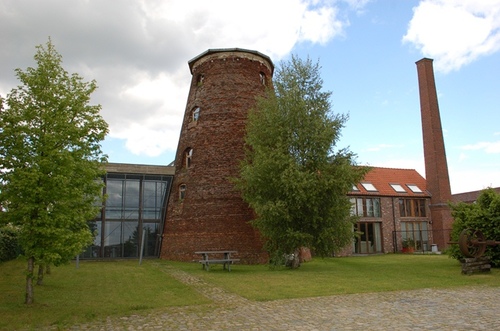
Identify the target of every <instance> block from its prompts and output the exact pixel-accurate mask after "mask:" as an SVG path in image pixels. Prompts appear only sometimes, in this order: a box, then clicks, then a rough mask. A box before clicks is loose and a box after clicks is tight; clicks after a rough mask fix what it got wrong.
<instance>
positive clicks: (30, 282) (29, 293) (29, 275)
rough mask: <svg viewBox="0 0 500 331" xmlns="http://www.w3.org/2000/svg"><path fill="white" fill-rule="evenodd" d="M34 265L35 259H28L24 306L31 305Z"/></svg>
mask: <svg viewBox="0 0 500 331" xmlns="http://www.w3.org/2000/svg"><path fill="white" fill-rule="evenodd" d="M34 264H35V258H34V257H33V256H32V257H30V258H29V259H28V272H27V274H26V299H25V301H24V303H25V304H27V305H31V304H32V303H33V302H34V300H33V269H34Z"/></svg>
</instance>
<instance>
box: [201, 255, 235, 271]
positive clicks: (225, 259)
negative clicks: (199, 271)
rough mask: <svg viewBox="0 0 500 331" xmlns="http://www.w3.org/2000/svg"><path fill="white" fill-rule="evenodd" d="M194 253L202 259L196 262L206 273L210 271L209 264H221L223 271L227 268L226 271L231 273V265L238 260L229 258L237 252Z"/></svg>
mask: <svg viewBox="0 0 500 331" xmlns="http://www.w3.org/2000/svg"><path fill="white" fill-rule="evenodd" d="M194 253H195V254H199V255H201V257H202V258H201V260H199V261H198V262H200V263H201V266H202V268H203V269H204V270H206V271H209V270H210V264H222V265H223V266H224V270H226V266H227V270H228V271H231V264H233V263H234V262H238V261H239V260H240V259H233V258H231V254H235V253H238V252H237V251H200V252H194Z"/></svg>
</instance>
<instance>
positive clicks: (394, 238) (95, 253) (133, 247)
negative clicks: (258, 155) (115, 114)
mask: <svg viewBox="0 0 500 331" xmlns="http://www.w3.org/2000/svg"><path fill="white" fill-rule="evenodd" d="M188 64H189V69H190V71H191V74H192V80H191V85H190V91H189V95H188V99H187V103H186V109H185V114H184V119H183V123H182V127H181V133H180V137H179V142H178V148H177V153H176V159H175V161H174V162H175V163H174V165H170V166H166V167H155V166H138V165H118V164H114V165H113V164H111V165H110V166H109V167H108V168H109V169H108V174H107V175H106V177H105V181H106V185H107V186H106V192H107V193H108V195H110V193H112V194H111V195H110V197H111V199H108V201H107V202H106V206H104V208H103V211H102V213H101V215H100V216H99V217H98V218H97V219H96V220H95V221H94V224H95V228H96V229H97V232H98V236H97V237H96V241H95V244H94V246H93V247H90V248H89V250H88V251H87V252H86V253H85V254H86V255H88V256H87V257H137V254H138V249H139V247H140V246H141V237H142V236H141V233H142V231H144V229H146V230H147V235H146V236H145V238H146V239H145V240H146V241H147V243H146V246H147V249H148V251H147V252H148V255H150V256H158V255H160V257H161V258H164V259H171V260H180V261H191V260H195V259H198V256H197V255H196V254H195V253H194V252H196V251H200V250H236V251H238V256H237V257H238V258H240V259H241V261H242V262H244V263H264V262H267V254H266V252H264V251H263V248H262V246H263V245H262V244H263V242H262V240H261V237H260V235H259V233H258V231H256V230H255V229H254V228H253V227H251V225H249V224H248V221H250V220H252V219H253V218H254V214H253V211H252V210H251V209H250V208H249V206H248V205H247V204H246V203H245V202H244V201H243V200H242V198H241V196H240V194H239V192H238V191H237V190H236V189H235V188H234V185H233V183H232V182H231V178H232V177H236V176H237V175H238V171H239V160H241V159H242V158H243V156H244V140H243V139H244V133H245V132H244V131H245V125H246V118H247V113H248V111H249V109H250V108H251V107H252V106H253V105H254V104H255V98H256V97H257V96H260V95H263V93H264V91H265V86H266V85H269V84H271V79H272V74H273V70H274V66H273V63H272V61H271V60H270V59H269V57H267V56H266V55H264V54H261V53H259V52H256V51H251V50H244V49H238V48H232V49H210V50H208V51H206V52H204V53H202V54H200V55H199V56H197V57H195V58H193V59H192V60H190V61H189V62H188ZM417 72H418V80H419V90H420V104H421V114H422V135H423V142H424V157H425V167H426V178H427V180H426V179H424V178H423V177H422V176H421V175H420V174H418V172H416V171H415V170H413V169H392V168H378V167H375V168H372V170H371V171H370V172H369V173H368V174H367V175H366V176H365V178H364V179H363V181H361V182H360V183H357V184H356V185H354V186H353V190H352V191H351V192H349V193H348V196H349V197H350V199H351V201H352V203H353V205H352V212H353V213H354V214H356V215H358V216H359V217H360V220H359V222H358V223H357V224H356V225H355V226H354V228H353V231H356V233H357V234H358V235H357V236H355V239H354V240H353V243H352V245H351V246H349V247H346V249H345V250H344V251H343V252H337V254H339V255H351V254H377V253H389V252H399V251H401V249H402V245H403V242H405V241H407V240H411V241H412V242H413V243H414V246H415V248H416V249H417V250H421V251H430V250H434V249H436V248H437V247H439V249H443V248H445V247H446V243H447V240H448V236H449V229H450V228H451V222H452V219H451V213H450V210H449V208H448V206H447V203H448V201H450V200H451V198H452V197H451V193H450V192H451V190H450V184H449V177H448V169H447V164H446V153H445V149H444V142H443V136H442V130H441V122H440V118H439V108H438V103H437V96H436V89H435V82H434V73H433V69H432V60H430V59H422V60H420V61H418V62H417ZM153 189H154V192H153V191H152V190H153ZM154 195H156V196H154ZM167 201H168V203H167ZM160 202H161V203H160ZM153 203H154V206H153V205H152V204H153ZM148 208H149V209H148ZM165 210H166V214H165ZM165 215H166V216H165ZM162 222H163V224H162ZM155 238H156V240H155ZM160 241H161V253H160V252H159V251H158V248H159V245H160ZM332 253H333V252H332Z"/></svg>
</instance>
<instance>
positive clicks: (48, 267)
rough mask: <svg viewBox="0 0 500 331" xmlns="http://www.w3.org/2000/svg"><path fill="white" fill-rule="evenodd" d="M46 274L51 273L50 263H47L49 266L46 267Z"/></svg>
mask: <svg viewBox="0 0 500 331" xmlns="http://www.w3.org/2000/svg"><path fill="white" fill-rule="evenodd" d="M45 274H46V275H50V264H47V266H46V267H45Z"/></svg>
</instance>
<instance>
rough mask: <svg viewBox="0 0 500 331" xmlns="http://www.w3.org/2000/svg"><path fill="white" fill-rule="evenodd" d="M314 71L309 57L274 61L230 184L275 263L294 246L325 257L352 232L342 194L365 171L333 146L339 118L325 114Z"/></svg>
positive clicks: (326, 108)
mask: <svg viewBox="0 0 500 331" xmlns="http://www.w3.org/2000/svg"><path fill="white" fill-rule="evenodd" d="M319 70H320V66H319V64H318V63H316V64H313V63H312V62H311V60H310V59H307V60H306V61H303V60H301V59H299V58H297V57H295V56H293V57H292V59H291V61H290V62H282V63H281V66H280V67H279V68H277V69H276V72H275V78H274V89H269V91H268V93H267V95H266V96H265V97H264V98H259V99H258V100H257V103H256V106H255V107H254V109H253V110H251V111H250V113H249V118H248V124H247V132H246V144H247V146H248V148H247V153H246V157H245V159H244V160H243V162H242V164H241V171H240V177H239V178H238V179H237V180H236V184H237V187H238V188H239V189H240V190H241V191H242V195H243V198H244V199H245V200H246V201H247V202H248V203H249V205H250V206H251V207H252V208H253V209H254V211H255V213H256V219H255V220H254V221H252V224H253V225H254V226H255V227H256V228H257V229H258V230H259V231H260V233H261V234H262V235H263V237H264V238H265V240H266V249H267V250H268V252H269V253H270V256H271V262H272V263H273V264H276V265H278V264H282V263H283V262H284V260H283V257H284V256H286V255H290V254H294V255H295V256H296V255H297V252H298V249H299V248H301V247H309V248H310V249H312V250H313V251H314V253H315V254H316V255H319V256H328V255H331V254H332V253H333V252H334V251H338V250H340V249H342V248H344V247H345V246H346V245H347V244H349V243H350V241H351V239H352V236H353V232H352V224H353V220H354V219H353V218H352V217H351V216H350V210H351V203H350V202H349V199H348V197H347V193H348V192H349V191H350V190H352V185H353V184H354V183H357V182H358V181H359V180H361V178H362V177H363V175H364V174H365V173H366V171H367V169H366V168H362V167H355V166H354V158H355V155H354V154H353V153H351V152H350V151H349V150H348V149H335V146H336V143H337V141H338V139H339V137H340V130H341V128H343V126H344V124H345V122H346V121H347V116H345V115H337V114H332V113H331V111H330V108H331V105H330V102H329V98H330V96H331V92H324V91H322V84H323V81H322V79H321V77H320V74H319ZM295 266H298V264H295V265H292V267H295Z"/></svg>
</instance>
